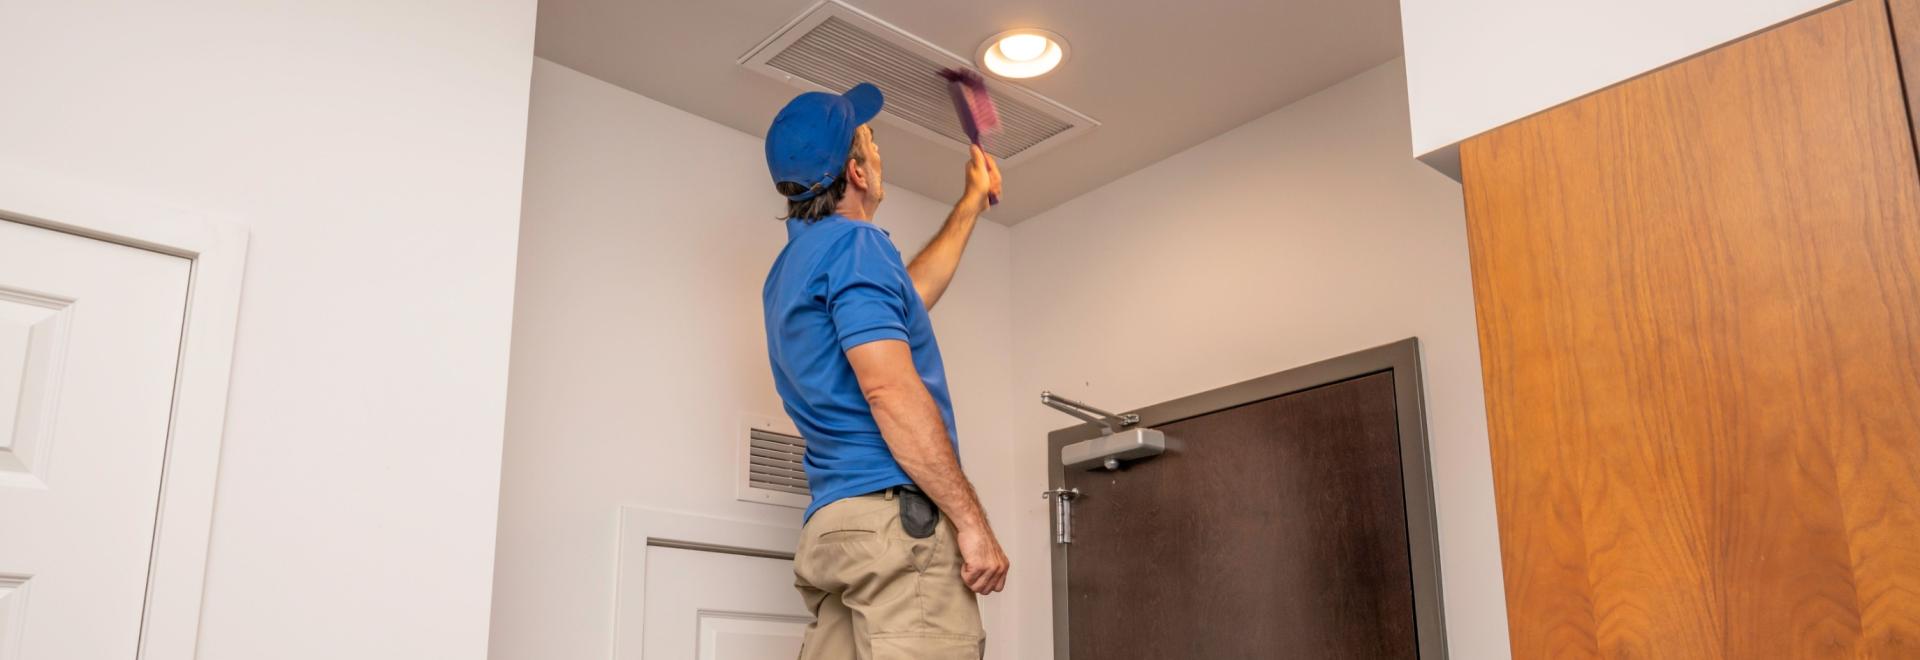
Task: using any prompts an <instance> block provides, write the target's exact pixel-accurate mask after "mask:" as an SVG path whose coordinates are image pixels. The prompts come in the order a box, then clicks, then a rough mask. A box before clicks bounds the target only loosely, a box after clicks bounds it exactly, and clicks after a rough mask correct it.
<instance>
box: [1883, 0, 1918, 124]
mask: <svg viewBox="0 0 1920 660" xmlns="http://www.w3.org/2000/svg"><path fill="white" fill-rule="evenodd" d="M1887 13H1888V14H1889V15H1890V18H1891V23H1892V25H1893V43H1894V54H1895V55H1897V56H1899V58H1900V74H1901V77H1902V78H1904V81H1903V82H1905V83H1906V89H1907V114H1908V117H1909V118H1910V120H1911V123H1912V125H1914V126H1920V103H1914V96H1915V95H1916V94H1920V0H1887Z"/></svg>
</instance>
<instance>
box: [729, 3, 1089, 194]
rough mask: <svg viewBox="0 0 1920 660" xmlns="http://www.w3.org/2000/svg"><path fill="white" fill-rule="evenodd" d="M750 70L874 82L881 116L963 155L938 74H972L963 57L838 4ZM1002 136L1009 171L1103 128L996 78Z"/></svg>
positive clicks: (770, 44) (846, 85)
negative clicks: (959, 70) (882, 103)
mask: <svg viewBox="0 0 1920 660" xmlns="http://www.w3.org/2000/svg"><path fill="white" fill-rule="evenodd" d="M740 63H741V65H742V66H745V67H747V68H749V69H753V70H755V71H759V72H761V73H763V74H766V75H769V76H773V77H775V78H779V79H781V80H785V81H787V82H789V83H792V84H795V85H797V86H800V87H803V88H807V89H820V90H826V91H832V92H844V91H846V90H847V89H850V88H852V87H853V86H854V85H855V84H858V83H860V82H871V83H873V84H875V85H878V86H879V87H880V90H881V91H882V92H885V93H886V95H887V107H886V111H885V112H883V113H881V117H882V118H884V119H886V120H888V121H889V123H891V124H893V125H895V126H898V127H901V128H904V129H907V130H908V131H910V132H913V133H916V134H919V135H921V136H922V137H926V138H928V139H931V140H933V141H935V142H937V143H939V144H942V145H946V146H948V147H951V148H953V149H955V150H958V151H963V152H964V151H965V150H966V148H967V144H968V143H967V139H966V136H965V134H964V133H962V132H961V130H960V121H959V119H958V118H956V117H955V116H954V113H953V101H952V99H951V97H950V96H949V95H948V92H947V83H946V81H945V80H944V79H942V78H940V76H939V75H938V72H939V70H940V69H943V68H947V67H971V66H972V65H971V63H970V62H969V61H968V60H967V59H965V58H962V57H960V56H958V55H954V54H953V53H951V52H948V51H946V50H943V49H941V48H939V47H937V46H934V45H932V44H931V43H928V42H927V41H926V40H924V39H921V38H919V37H916V36H913V35H911V34H908V33H906V32H904V31H902V30H900V29H899V28H896V27H894V26H893V25H890V24H888V23H886V22H885V21H881V20H880V19H877V18H874V17H873V16H871V15H868V14H866V13H864V12H861V11H860V10H858V9H854V8H852V7H849V6H847V5H844V4H841V3H840V2H838V1H837V0H825V1H823V2H821V3H820V4H817V5H814V6H813V7H812V8H810V9H808V10H807V11H806V12H805V13H803V14H801V15H800V17H799V18H797V19H794V21H793V22H792V23H789V24H788V25H787V26H786V27H783V28H781V29H780V30H779V31H777V32H775V33H774V34H773V36H771V37H768V38H767V40H766V41H765V42H762V43H761V44H760V45H759V46H757V47H755V48H754V49H753V50H752V51H750V52H748V53H747V54H746V55H745V56H743V57H741V58H740ZM987 86H988V88H989V90H990V91H991V92H992V94H993V99H994V106H995V108H996V109H997V110H998V111H999V113H1000V122H1001V126H1002V128H1001V131H1000V132H999V133H996V134H994V135H990V136H988V137H987V139H986V144H985V148H986V150H987V152H988V153H991V154H993V156H994V157H995V158H998V159H1000V161H1001V162H1002V164H1004V165H1007V166H1012V165H1016V164H1018V163H1020V162H1022V161H1025V160H1026V159H1027V158H1030V157H1032V156H1034V155H1037V154H1039V153H1041V152H1044V151H1046V150H1047V149H1051V148H1053V147H1055V146H1058V145H1059V144H1061V143H1063V142H1066V141H1067V140H1069V139H1071V138H1073V137H1074V136H1077V135H1079V134H1081V133H1083V132H1085V131H1087V130H1091V129H1092V128H1093V127H1095V126H1098V125H1099V122H1097V121H1094V120H1093V119H1092V118H1090V117H1087V116H1086V115H1083V114H1080V113H1079V112H1076V111H1074V110H1072V109H1070V108H1067V107H1066V106H1064V105H1061V104H1059V103H1057V102H1055V101H1053V100H1052V99H1049V98H1047V97H1044V96H1041V95H1039V94H1036V93H1034V92H1032V91H1030V90H1027V89H1025V88H1023V87H1020V86H1018V85H1013V84H1009V83H1006V82H1004V81H1000V80H995V79H992V78H989V79H988V83H987Z"/></svg>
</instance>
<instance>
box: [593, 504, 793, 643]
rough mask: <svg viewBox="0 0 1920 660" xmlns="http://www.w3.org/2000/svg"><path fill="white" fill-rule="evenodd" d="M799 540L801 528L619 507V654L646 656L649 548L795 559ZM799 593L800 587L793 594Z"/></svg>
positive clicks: (615, 630) (615, 624)
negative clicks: (794, 553)
mask: <svg viewBox="0 0 1920 660" xmlns="http://www.w3.org/2000/svg"><path fill="white" fill-rule="evenodd" d="M799 545H800V528H799V527H798V526H792V527H785V526H775V525H761V524H755V523H747V522H741V521H738V520H727V519H724V518H710V517H707V516H700V515H694V514H690V513H680V512H676V511H662V510H659V509H648V508H643V507H637V506H627V507H621V508H620V540H619V547H618V549H617V550H616V553H615V554H616V557H617V560H616V561H617V563H618V565H617V566H616V567H615V577H614V604H613V639H612V641H611V643H610V645H609V647H610V648H612V649H613V657H614V658H615V659H616V660H641V656H642V653H643V652H644V650H645V645H644V643H643V640H644V639H645V634H646V622H647V612H646V602H647V553H648V551H650V550H652V549H654V548H668V549H674V550H696V551H703V552H716V553H720V554H729V555H742V556H748V557H760V558H770V559H778V558H786V559H792V557H793V550H794V548H796V547H798V546H799ZM794 598H795V599H798V598H799V595H798V593H797V592H796V593H795V595H794Z"/></svg>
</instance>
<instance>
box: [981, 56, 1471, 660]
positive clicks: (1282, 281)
mask: <svg viewBox="0 0 1920 660" xmlns="http://www.w3.org/2000/svg"><path fill="white" fill-rule="evenodd" d="M1405 89H1406V88H1405V86H1404V80H1403V73H1402V69H1401V63H1400V62H1398V61H1395V62H1390V63H1387V64H1385V65H1382V66H1380V67H1378V68H1375V69H1373V70H1371V71H1368V72H1367V73H1364V74H1362V75H1360V76H1357V77H1355V78H1353V79H1350V80H1347V81H1345V82H1342V83H1340V84H1338V85H1336V86H1334V87H1331V88H1329V89H1327V90H1325V91H1323V92H1320V93H1319V94H1317V95H1314V96H1312V97H1309V98H1307V99H1305V100H1302V101H1300V102H1297V103H1295V104H1293V105H1291V106H1288V107H1286V108H1283V109H1281V110H1279V111H1276V112H1274V113H1273V114H1270V115H1267V116H1266V117H1263V118H1261V119H1258V120H1255V121H1253V122H1252V123H1249V124H1247V125H1245V126H1242V127H1240V128H1238V129H1235V130H1234V131H1232V132H1229V133H1226V134H1224V135H1221V136H1219V137H1217V138H1214V139H1212V140H1209V141H1207V142H1205V143H1203V144H1201V145H1199V146H1196V147H1194V148H1192V149H1190V150H1188V151H1185V152H1183V153H1180V154H1178V155H1175V156H1173V157H1171V158H1168V159H1167V160H1165V161H1162V162H1160V163H1157V164H1155V165H1153V166H1150V167H1148V168H1146V169H1144V170H1141V171H1140V172H1137V173H1134V174H1132V175H1130V176H1128V177H1126V178H1123V179H1121V180H1119V181H1115V182H1113V183H1111V184H1108V185H1107V186H1105V187H1103V188H1101V189H1099V190H1096V191H1094V192H1092V193H1088V194H1087V195H1084V196H1082V197H1079V198H1077V199H1074V200H1073V201H1071V202H1068V203H1067V204H1064V205H1062V206H1060V207H1058V208H1056V209H1054V210H1051V211H1048V212H1046V213H1044V214H1041V215H1040V216H1038V217H1036V218H1034V219H1031V220H1028V221H1026V222H1023V223H1021V224H1020V225H1018V226H1016V227H1015V228H1014V231H1013V245H1014V252H1013V281H1014V283H1015V287H1014V307H1013V311H1014V313H1013V319H1014V338H1015V341H1014V364H1015V371H1014V382H1015V391H1016V396H1017V397H1018V398H1017V399H1016V406H1017V407H1016V408H1015V410H1014V413H1015V419H1016V423H1017V424H1018V426H1017V431H1018V433H1017V435H1016V436H1015V438H1016V439H1017V441H1016V442H1015V443H1014V444H1013V452H1012V458H1013V460H1014V462H1013V463H1011V464H1010V465H1009V466H1008V468H1009V470H1010V471H1011V472H1012V473H1013V476H1014V478H1013V482H1014V484H1015V485H1014V487H1013V491H1014V492H1016V493H1025V494H1029V495H1028V496H1027V497H1021V498H1016V500H1015V502H1016V504H1017V509H1018V517H1017V524H1015V525H1007V527H1009V528H1012V529H1016V530H1019V531H1020V532H1021V535H1020V536H1019V537H1018V538H1017V539H1015V545H1016V546H1017V550H1016V552H1015V554H1014V571H1013V574H1014V580H1013V583H1012V584H1011V585H1010V586H1009V588H1008V592H1009V593H1010V594H1013V595H1014V596H1013V597H1014V598H1015V599H1016V601H1015V604H1014V605H1013V608H1012V609H1013V611H1012V612H1011V613H1010V614H1009V615H1008V616H1007V618H1008V620H1010V621H1013V622H1015V623H1016V625H1019V626H1021V627H1020V628H1019V630H1018V631H1017V637H1018V640H1017V641H1018V645H1017V647H1016V649H1015V650H1014V652H1013V653H1011V654H1009V655H1003V656H1001V657H1016V658H1022V659H1024V660H1033V659H1039V658H1047V657H1051V653H1052V647H1051V638H1050V636H1049V634H1050V631H1049V629H1048V622H1049V618H1048V616H1047V613H1048V612H1049V611H1050V609H1049V608H1050V607H1051V600H1050V597H1049V593H1048V582H1047V579H1048V578H1047V570H1046V568H1045V567H1046V562H1047V554H1046V553H1047V550H1048V545H1047V543H1048V539H1047V538H1046V534H1047V532H1046V530H1047V524H1048V523H1047V512H1046V511H1047V510H1046V507H1045V503H1044V502H1042V501H1041V500H1039V499H1038V496H1037V494H1038V493H1039V492H1040V491H1041V490H1043V489H1045V487H1046V466H1047V460H1048V456H1047V454H1046V450H1045V447H1046V443H1045V437H1046V433H1047V432H1048V431H1051V430H1053V429H1058V428H1062V427H1066V426H1070V425H1072V424H1073V423H1075V422H1074V420H1072V419H1070V418H1067V417H1066V416H1063V415H1060V414H1058V413H1056V412H1053V411H1051V410H1047V409H1045V408H1042V407H1041V406H1040V405H1039V404H1038V403H1037V402H1035V401H1034V399H1035V397H1034V396H1033V395H1034V394H1037V393H1038V392H1039V391H1040V390H1042V389H1052V390H1054V391H1056V392H1060V393H1062V394H1065V395H1069V396H1073V397H1075V398H1078V399H1081V400H1084V401H1088V402H1090V403H1093V404H1095V405H1099V406H1102V407H1111V408H1112V409H1118V410H1127V409H1131V408H1137V407H1141V406H1145V405H1150V404H1154V403H1158V402H1161V401H1165V400H1169V399H1174V398H1178V397H1182V396H1186V395H1189V394H1193V393H1196V392H1200V391H1203V390H1207V389H1212V388H1215V387H1219V386H1222V385H1227V384H1231V383H1235V382H1238V381H1242V380H1246V379H1249V378H1254V377H1258V376H1262V375H1266V374H1270V373H1274V372H1278V371H1282V370H1285V369H1288V368H1291V367H1295V366H1299V365H1302V364H1307V363H1311V362H1316V361H1319V360H1322V359H1325V358H1330V357H1335V356H1338V355H1343V354H1346V353H1349V352H1353V351H1356V350H1360V349H1364V348H1369V347H1372V346H1377V345H1380V344H1385V343H1388V342H1392V341H1395V340H1399V339H1403V338H1406V337H1409V336H1418V337H1419V338H1420V340H1421V347H1422V351H1423V361H1424V365H1423V367H1424V369H1425V379H1426V387H1427V397H1428V398H1427V406H1428V410H1427V412H1428V420H1429V427H1430V431H1431V434H1432V438H1431V439H1432V445H1433V457H1434V458H1433V460H1434V465H1433V472H1434V480H1435V486H1434V487H1435V491H1436V493H1435V494H1436V499H1437V507H1438V510H1439V524H1440V551H1441V564H1442V567H1443V569H1442V570H1443V573H1444V575H1443V580H1444V583H1445V599H1446V616H1447V624H1448V628H1449V630H1448V634H1449V639H1450V642H1451V646H1452V651H1453V657H1456V658H1472V659H1474V660H1486V659H1491V658H1505V657H1507V656H1508V649H1507V636H1506V618H1505V611H1506V608H1505V601H1504V597H1503V592H1502V586H1501V577H1500V563H1499V552H1498V545H1497V542H1498V539H1497V536H1496V528H1495V525H1494V509H1493V486H1492V477H1491V469H1490V465H1489V463H1488V457H1487V456H1488V455H1487V438H1486V421H1485V415H1484V408H1483V401H1482V398H1481V383H1480V363H1479V349H1478V344H1477V339H1476V337H1475V330H1474V316H1473V299H1472V290H1471V285H1470V282H1469V275H1468V265H1467V246H1466V234H1465V226H1464V217H1463V212H1462V207H1461V196H1460V187H1459V186H1458V185H1457V184H1455V183H1454V182H1453V181H1451V180H1448V179H1447V178H1445V177H1444V176H1442V175H1440V174H1438V173H1436V172H1434V171H1432V170H1430V169H1428V168H1427V167H1426V166H1424V165H1422V164H1420V163H1419V162H1417V161H1414V160H1412V159H1410V158H1408V157H1407V152H1406V144H1407V138H1408V135H1407V106H1406V96H1405ZM1043 284H1044V286H1042V285H1043Z"/></svg>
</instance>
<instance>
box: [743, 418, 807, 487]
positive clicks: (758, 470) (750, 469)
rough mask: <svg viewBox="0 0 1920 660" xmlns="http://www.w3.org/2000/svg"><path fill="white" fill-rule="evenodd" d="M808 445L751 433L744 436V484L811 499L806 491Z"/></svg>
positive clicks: (786, 437) (791, 438) (789, 438)
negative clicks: (745, 455)
mask: <svg viewBox="0 0 1920 660" xmlns="http://www.w3.org/2000/svg"><path fill="white" fill-rule="evenodd" d="M806 454H807V441H806V440H805V439H803V438H801V437H799V436H793V435H786V434H784V433H774V432H772V431H762V430H760V429H754V430H752V431H750V432H749V433H748V434H747V483H748V484H751V485H752V486H753V487H754V488H762V489H766V490H772V491H779V492H782V493H793V494H795V495H809V496H810V495H812V494H813V493H812V491H809V490H807V471H806V464H805V463H804V461H805V460H806Z"/></svg>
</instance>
